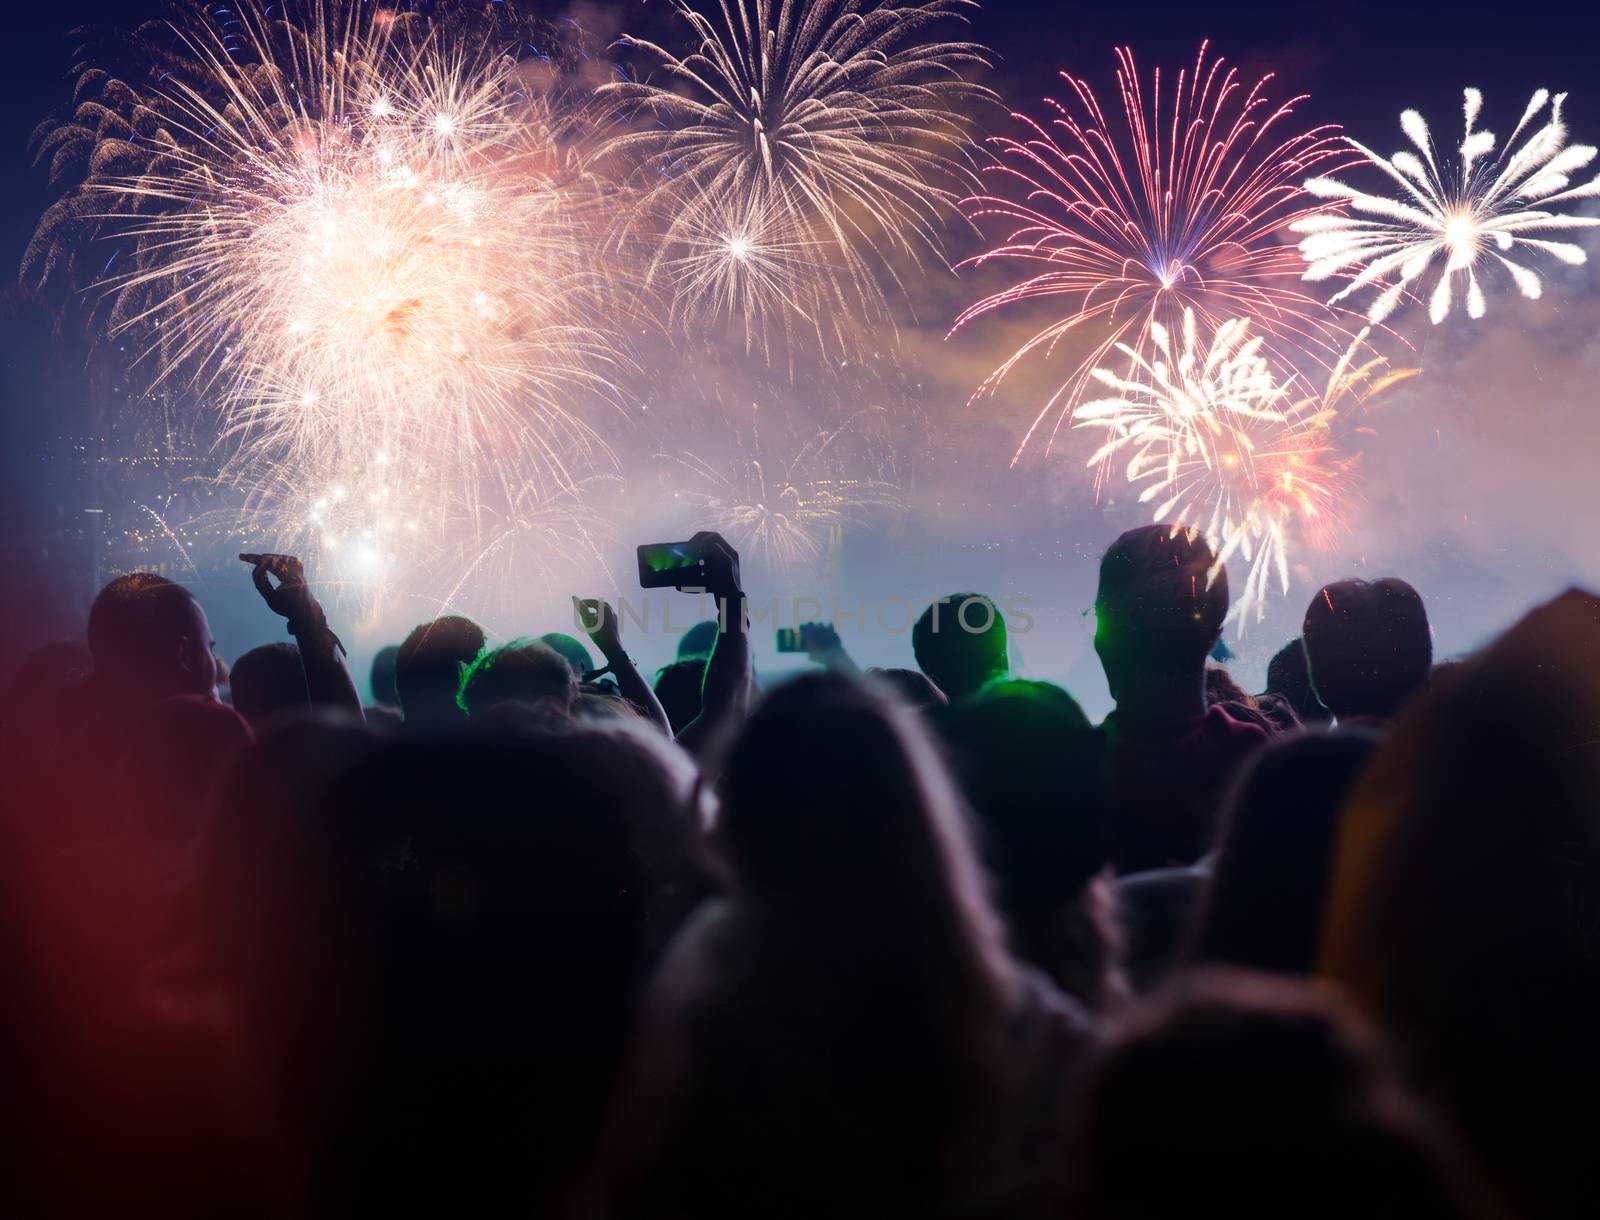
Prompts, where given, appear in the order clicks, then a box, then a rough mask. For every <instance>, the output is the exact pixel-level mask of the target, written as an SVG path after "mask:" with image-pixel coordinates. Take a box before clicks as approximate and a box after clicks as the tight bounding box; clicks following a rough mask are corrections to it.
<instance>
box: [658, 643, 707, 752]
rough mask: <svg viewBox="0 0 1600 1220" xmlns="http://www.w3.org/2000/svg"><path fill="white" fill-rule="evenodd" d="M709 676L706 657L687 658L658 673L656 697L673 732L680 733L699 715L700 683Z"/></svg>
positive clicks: (664, 667) (663, 668) (667, 666)
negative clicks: (707, 674)
mask: <svg viewBox="0 0 1600 1220" xmlns="http://www.w3.org/2000/svg"><path fill="white" fill-rule="evenodd" d="M705 677H706V659H705V658H704V657H685V658H680V659H679V660H676V661H674V662H673V663H672V664H671V665H666V666H663V667H662V668H661V670H660V671H659V672H658V673H657V674H656V685H655V692H656V699H657V700H658V701H659V702H660V704H661V706H662V708H663V709H664V710H665V711H666V713H667V720H668V721H669V722H670V723H671V725H672V731H673V733H674V734H678V733H681V732H682V731H683V730H684V729H685V728H686V727H687V726H688V725H689V723H690V722H691V721H693V720H694V718H695V717H696V716H698V715H699V714H700V685H701V683H703V682H704V681H705Z"/></svg>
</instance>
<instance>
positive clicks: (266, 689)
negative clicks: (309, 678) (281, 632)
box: [228, 643, 311, 729]
mask: <svg viewBox="0 0 1600 1220" xmlns="http://www.w3.org/2000/svg"><path fill="white" fill-rule="evenodd" d="M228 689H229V691H230V693H231V695H232V702H233V709H234V711H236V712H238V713H239V715H241V716H243V717H244V718H245V719H246V720H247V721H249V722H250V727H251V728H255V729H259V728H260V727H261V726H262V724H263V723H264V722H265V721H267V720H270V719H271V718H272V717H274V716H277V715H281V714H283V713H286V712H296V711H302V712H303V711H305V710H306V709H307V708H308V707H310V706H311V703H310V700H309V699H308V698H307V697H306V673H305V670H304V668H302V667H301V664H300V649H299V648H298V647H296V646H295V645H293V644H286V643H276V644H261V645H258V646H257V647H255V648H252V649H251V650H250V651H249V652H247V653H245V654H244V655H243V656H242V657H240V658H239V659H238V660H237V661H235V662H234V663H233V668H232V669H230V670H229V671H228Z"/></svg>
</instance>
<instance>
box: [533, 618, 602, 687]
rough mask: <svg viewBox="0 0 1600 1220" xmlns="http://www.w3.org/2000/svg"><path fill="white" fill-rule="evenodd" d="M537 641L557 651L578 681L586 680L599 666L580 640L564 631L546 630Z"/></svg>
mask: <svg viewBox="0 0 1600 1220" xmlns="http://www.w3.org/2000/svg"><path fill="white" fill-rule="evenodd" d="M539 643H541V644H543V645H544V646H545V647H547V648H549V649H551V650H553V651H554V652H556V653H558V654H559V655H560V656H561V659H562V660H564V661H565V662H566V663H567V664H568V665H569V666H571V668H572V676H573V677H575V678H576V679H577V680H578V681H579V682H580V683H583V682H587V681H588V680H589V675H590V674H591V673H593V672H594V671H595V670H596V669H597V668H599V667H598V666H596V665H595V663H594V658H593V657H592V656H590V655H589V650H588V649H587V648H585V647H584V646H583V643H582V641H580V640H577V639H574V638H573V637H572V636H570V635H567V634H565V633H564V632H560V631H547V632H545V633H544V634H543V635H541V636H540V637H539Z"/></svg>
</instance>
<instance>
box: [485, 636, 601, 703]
mask: <svg viewBox="0 0 1600 1220" xmlns="http://www.w3.org/2000/svg"><path fill="white" fill-rule="evenodd" d="M577 693H578V679H577V676H576V675H575V674H574V673H573V672H572V666H571V665H569V664H568V663H567V660H566V658H565V657H563V656H562V655H561V654H560V653H558V652H557V651H556V650H555V649H553V648H551V647H550V646H549V645H548V644H543V643H540V642H539V641H538V640H512V641H511V643H509V644H502V645H501V646H500V647H499V648H496V649H495V650H494V651H492V652H486V653H484V654H483V655H482V656H480V657H479V658H478V659H477V660H476V661H474V662H473V663H472V667H471V668H470V669H468V670H467V672H466V673H465V674H463V675H462V678H461V695H460V704H461V710H462V711H464V712H466V713H467V714H468V715H469V716H473V717H478V716H482V715H483V714H484V713H486V712H488V711H489V710H490V709H492V708H495V707H498V706H500V705H501V704H506V703H533V704H550V705H553V706H554V707H555V708H557V709H558V710H560V711H567V710H569V709H570V708H571V707H572V701H573V698H574V697H575V696H576V695H577Z"/></svg>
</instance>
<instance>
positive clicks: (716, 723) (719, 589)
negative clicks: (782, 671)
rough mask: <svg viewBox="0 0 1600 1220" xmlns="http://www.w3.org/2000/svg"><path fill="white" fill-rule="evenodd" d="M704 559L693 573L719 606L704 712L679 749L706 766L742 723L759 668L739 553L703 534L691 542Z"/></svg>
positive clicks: (685, 731)
mask: <svg viewBox="0 0 1600 1220" xmlns="http://www.w3.org/2000/svg"><path fill="white" fill-rule="evenodd" d="M689 540H690V541H691V542H693V543H695V544H697V545H698V546H700V547H701V548H702V550H703V552H704V555H705V563H704V566H702V567H700V568H699V569H698V570H697V571H696V573H695V575H694V578H693V579H694V582H695V583H694V585H693V586H689V585H682V586H679V589H680V591H682V590H684V589H688V588H691V587H693V588H695V589H703V590H704V592H705V593H706V594H709V595H710V597H711V598H712V600H713V604H714V605H715V606H716V607H717V618H716V619H715V620H714V624H715V626H716V629H717V630H716V635H715V637H714V639H713V643H712V645H711V655H710V656H709V657H708V658H707V660H706V676H705V681H704V682H702V683H701V686H700V714H699V715H698V716H696V717H695V718H694V719H693V720H692V721H690V722H689V723H688V724H687V725H685V726H684V727H683V728H682V729H680V730H679V731H678V733H677V737H676V740H677V742H678V744H679V745H681V746H683V748H684V749H686V750H688V751H689V752H690V753H691V754H694V755H695V756H696V757H698V758H700V759H701V760H702V762H704V761H705V760H706V759H708V758H710V757H711V756H712V755H713V754H715V753H716V750H717V747H718V746H719V745H720V744H722V742H723V740H724V738H725V737H726V736H728V735H729V734H731V733H732V732H733V731H734V729H735V728H737V726H738V725H739V724H740V723H741V722H742V721H743V719H744V714H745V709H746V708H747V707H748V706H749V704H750V697H751V691H752V688H753V686H754V673H755V670H754V667H753V665H752V664H751V659H750V630H749V624H748V623H747V622H746V621H745V620H746V618H747V617H748V613H747V610H746V603H745V595H744V583H743V580H742V579H741V577H740V572H739V552H738V550H737V549H735V548H734V546H733V545H732V544H731V543H730V542H729V541H728V540H727V539H726V538H724V537H723V536H722V535H721V534H718V533H715V532H713V531H710V530H702V531H700V532H699V533H697V534H694V535H692V536H691V537H690V539H689Z"/></svg>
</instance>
